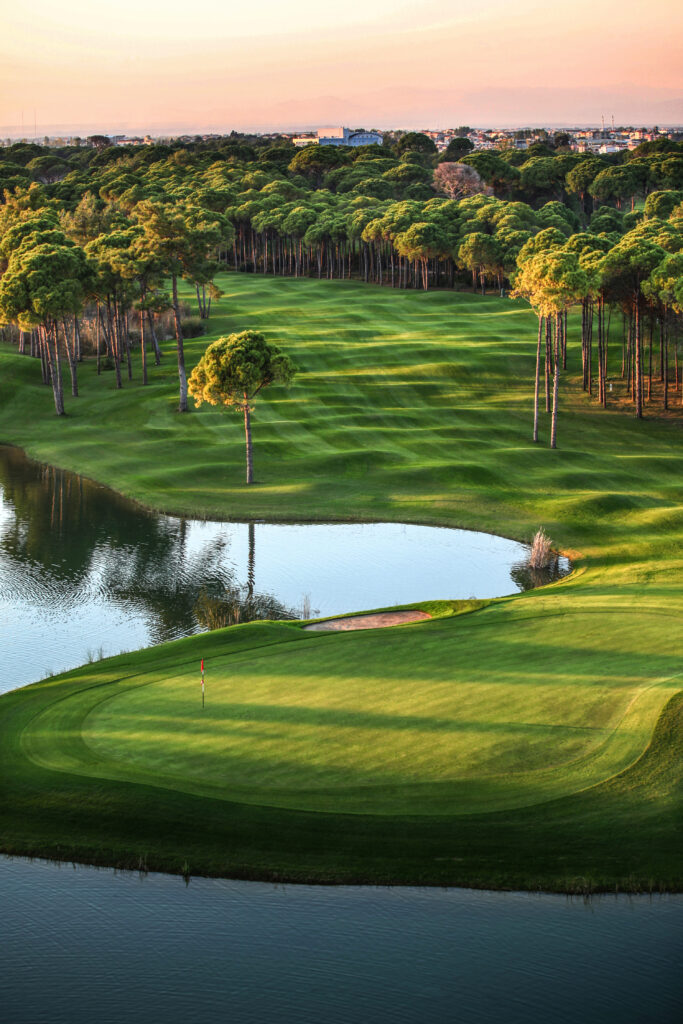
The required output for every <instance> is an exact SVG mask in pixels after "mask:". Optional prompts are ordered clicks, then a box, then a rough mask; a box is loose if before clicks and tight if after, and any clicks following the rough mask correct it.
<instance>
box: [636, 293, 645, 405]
mask: <svg viewBox="0 0 683 1024" xmlns="http://www.w3.org/2000/svg"><path fill="white" fill-rule="evenodd" d="M640 319H641V318H640V295H637V296H636V299H635V347H636V353H635V354H636V367H635V384H636V418H637V419H639V420H642V418H643V353H642V345H641V338H640V335H641V324H640Z"/></svg>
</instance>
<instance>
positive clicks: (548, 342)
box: [545, 316, 552, 412]
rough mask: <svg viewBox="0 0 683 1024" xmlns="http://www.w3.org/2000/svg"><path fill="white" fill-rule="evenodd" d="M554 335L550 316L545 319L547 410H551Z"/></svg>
mask: <svg viewBox="0 0 683 1024" xmlns="http://www.w3.org/2000/svg"><path fill="white" fill-rule="evenodd" d="M551 345H552V335H551V321H550V317H549V316H548V317H546V320H545V411H546V412H550V365H551V363H552V348H551Z"/></svg>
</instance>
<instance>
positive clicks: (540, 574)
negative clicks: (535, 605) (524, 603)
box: [510, 555, 571, 590]
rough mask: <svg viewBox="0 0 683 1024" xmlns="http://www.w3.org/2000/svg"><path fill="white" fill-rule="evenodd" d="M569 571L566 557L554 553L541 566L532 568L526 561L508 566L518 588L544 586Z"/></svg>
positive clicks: (559, 578) (530, 588) (532, 588)
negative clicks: (550, 558) (548, 560)
mask: <svg viewBox="0 0 683 1024" xmlns="http://www.w3.org/2000/svg"><path fill="white" fill-rule="evenodd" d="M570 572H571V566H570V565H569V564H568V563H567V560H566V559H561V558H560V556H559V555H555V556H554V557H553V559H552V560H551V561H550V563H549V564H548V565H545V566H543V568H533V567H532V566H531V565H529V563H528V562H517V563H515V565H513V566H511V568H510V576H511V578H512V581H513V582H514V584H515V586H516V587H517V588H518V589H519V590H534V589H535V588H536V587H544V586H545V585H546V584H547V583H554V582H555V581H556V580H561V579H562V577H563V576H567V575H568V574H569V573H570Z"/></svg>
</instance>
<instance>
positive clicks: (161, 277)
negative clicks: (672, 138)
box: [0, 133, 683, 446]
mask: <svg viewBox="0 0 683 1024" xmlns="http://www.w3.org/2000/svg"><path fill="white" fill-rule="evenodd" d="M36 149H39V150H40V153H39V154H36V153H35V150H36ZM563 149H566V147H559V148H558V149H557V150H555V151H553V150H551V149H550V148H549V147H547V146H545V145H540V146H536V147H531V148H530V150H527V151H526V152H517V151H516V150H511V151H502V152H500V153H492V152H489V151H483V152H471V145H470V143H469V142H468V140H467V139H457V138H456V139H454V140H453V142H452V143H451V145H450V146H449V150H447V151H446V153H445V154H442V155H438V154H436V152H435V147H434V145H433V143H432V141H431V140H430V139H428V138H427V137H426V136H424V135H420V134H419V133H408V134H405V135H403V136H402V137H401V138H399V139H398V140H397V141H396V143H395V145H392V146H365V147H359V148H358V149H357V150H349V149H345V148H344V147H332V146H322V147H321V146H309V147H306V148H304V149H302V150H299V151H297V150H294V148H293V147H292V146H291V145H288V144H286V143H276V144H273V143H268V144H259V143H257V141H256V140H253V139H252V140H248V141H245V140H234V139H233V140H227V141H226V140H224V141H223V142H220V143H217V144H210V143H202V142H198V143H196V144H194V145H189V146H178V147H170V146H162V145H159V146H156V145H154V146H149V147H142V148H140V149H135V150H125V149H124V150H123V151H122V150H121V149H119V148H118V147H113V146H106V145H103V146H101V147H99V148H94V149H83V148H80V147H72V148H69V149H68V150H63V149H62V150H55V151H49V152H47V153H46V152H45V150H44V149H43V148H42V147H33V146H31V145H27V144H18V145H16V146H13V147H9V148H8V149H7V150H6V151H5V154H4V155H5V157H6V159H5V160H4V161H2V162H0V181H4V182H5V188H4V191H3V202H2V203H1V204H0V321H2V322H4V323H5V324H6V325H10V330H11V331H12V332H13V337H15V338H16V340H17V342H18V344H19V347H20V349H21V350H22V351H25V352H27V353H28V354H30V355H33V356H35V357H36V358H37V359H38V360H39V361H40V367H41V373H42V379H43V381H44V382H45V383H46V384H49V385H51V386H52V389H53V392H54V400H55V408H56V411H57V413H58V415H62V414H63V413H64V384H63V380H62V360H64V361H65V362H66V365H67V366H68V372H69V377H70V384H71V394H72V396H73V397H77V396H78V387H79V380H78V369H79V364H80V363H81V361H82V358H83V355H84V344H83V337H84V334H85V333H87V336H88V338H89V341H90V347H91V348H94V353H93V354H94V355H95V358H96V362H97V368H98V371H99V370H100V368H101V365H102V363H103V362H106V363H107V365H111V366H112V367H113V370H114V379H115V382H116V387H117V388H121V387H123V386H124V381H125V379H126V378H128V379H130V378H132V375H133V358H132V355H133V346H136V347H138V346H139V352H140V360H139V362H140V373H141V376H142V382H143V384H144V383H146V382H147V379H148V373H149V366H150V363H151V362H152V361H153V362H154V363H158V362H159V360H160V358H161V353H160V347H159V343H158V338H157V330H156V325H157V324H158V320H159V318H160V317H162V316H164V315H167V316H169V317H170V318H171V319H172V322H173V325H174V334H175V341H176V350H177V362H178V388H179V408H180V410H181V411H186V410H187V408H188V400H187V373H186V370H185V358H184V335H185V332H184V329H183V318H182V310H181V304H180V301H179V298H178V282H179V280H180V279H183V280H185V281H187V282H190V283H191V284H192V286H193V288H194V292H195V295H196V300H197V309H198V314H199V317H200V319H207V318H208V317H209V316H210V313H211V303H212V301H213V300H214V299H215V298H216V297H217V296H219V295H220V291H219V289H218V288H217V286H216V284H215V279H216V276H217V274H218V273H219V272H220V271H223V270H226V269H233V270H237V271H242V272H251V273H263V274H274V275H286V276H295V277H296V276H306V277H318V278H337V279H348V278H357V279H360V280H363V281H366V282H373V283H376V284H380V285H388V286H390V287H394V288H401V289H403V288H417V289H423V290H427V289H429V288H433V287H451V288H453V287H464V286H465V284H466V282H467V281H469V283H470V285H471V287H472V288H473V289H474V290H478V291H481V292H484V293H485V292H486V290H487V288H489V287H491V286H494V287H495V289H496V290H497V291H500V292H504V291H505V290H506V289H507V288H508V287H514V289H515V291H514V294H516V295H519V296H523V297H525V298H527V299H528V300H529V302H530V303H531V305H532V306H533V308H534V309H535V310H536V312H537V314H538V316H539V331H538V340H537V373H536V383H535V394H536V398H535V426H534V431H533V436H534V440H536V439H537V438H538V418H539V413H538V410H539V405H540V394H541V391H544V393H545V403H546V407H547V409H548V411H550V412H551V414H552V410H554V414H553V415H552V423H553V426H552V428H551V444H552V445H553V446H555V444H556V413H557V395H558V390H559V382H560V374H561V371H564V370H566V368H567V355H566V352H567V349H566V340H567V323H568V319H567V316H568V312H569V310H570V309H573V308H575V307H579V308H580V314H581V356H582V366H581V372H582V381H583V387H584V389H585V390H586V391H587V392H588V393H589V394H590V395H594V396H595V399H596V400H597V401H599V402H600V403H601V404H602V405H607V403H608V393H609V389H610V388H611V387H612V385H613V380H612V378H613V377H614V361H615V352H617V351H619V352H620V367H619V378H620V380H622V381H623V388H625V389H626V393H627V395H628V399H629V401H631V402H632V403H633V407H634V410H635V414H636V416H638V417H642V415H643V408H644V403H647V402H648V401H650V402H653V401H654V399H655V397H657V398H658V400H659V402H660V403H661V405H662V407H663V408H664V409H667V408H669V406H670V404H671V401H672V396H673V395H676V394H678V395H679V396H680V393H681V368H680V365H679V338H680V327H681V315H682V308H681V307H682V304H683V295H682V293H681V288H682V282H683V268H682V265H681V264H682V261H683V255H682V254H681V251H682V249H683V242H682V239H683V189H679V188H678V187H670V186H673V185H683V173H682V172H681V168H682V167H683V146H681V145H680V144H677V143H674V142H668V141H666V140H664V141H663V142H662V143H652V144H649V143H646V144H644V145H643V146H641V147H639V149H638V150H635V151H634V153H632V154H629V157H630V158H629V159H626V158H625V157H624V158H622V159H620V162H616V161H614V160H612V161H611V162H610V161H608V160H606V159H602V158H598V157H594V156H583V155H581V154H575V153H571V152H563V151H562V150H563ZM539 150H540V151H539ZM522 157H524V159H523V160H522ZM503 164H504V165H505V167H504V168H501V165H503ZM17 168H18V169H19V171H17ZM503 172H504V173H503ZM605 175H607V178H609V179H610V180H612V179H614V180H616V178H618V177H619V176H620V175H621V177H620V178H619V180H621V181H622V183H627V184H628V189H627V191H626V192H622V193H620V194H619V195H617V194H616V192H614V190H612V191H611V192H610V191H609V190H606V189H605V188H603V183H604V181H605V180H607V178H605V177H604V176H605ZM610 176H611V177H610ZM634 182H636V183H637V188H634V185H633V183H634ZM624 187H625V186H624ZM629 189H630V190H631V192H630V197H631V204H630V205H631V206H633V207H635V200H636V197H640V199H639V205H641V206H642V209H635V208H633V209H628V210H625V209H624V208H623V206H624V202H623V200H624V196H625V195H626V194H627V193H628V190H629ZM525 190H526V191H525ZM518 194H524V195H526V196H527V199H528V200H529V201H522V200H521V199H520V198H518V197H517V196H518ZM627 205H628V204H627ZM86 328H87V330H86ZM615 335H618V340H615ZM93 339H94V341H93Z"/></svg>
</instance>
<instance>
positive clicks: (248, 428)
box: [244, 391, 254, 484]
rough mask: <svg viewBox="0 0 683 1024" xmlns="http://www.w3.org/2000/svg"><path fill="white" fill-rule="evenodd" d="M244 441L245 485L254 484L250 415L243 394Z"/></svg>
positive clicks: (245, 394)
mask: <svg viewBox="0 0 683 1024" xmlns="http://www.w3.org/2000/svg"><path fill="white" fill-rule="evenodd" d="M244 440H245V442H246V446H247V483H248V484H253V482H254V456H253V451H252V445H251V413H250V410H249V396H248V395H247V392H246V391H245V392H244Z"/></svg>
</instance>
